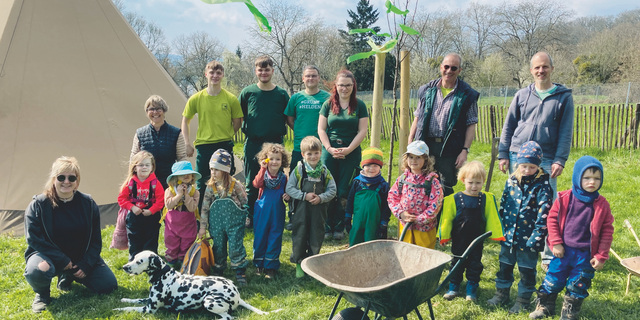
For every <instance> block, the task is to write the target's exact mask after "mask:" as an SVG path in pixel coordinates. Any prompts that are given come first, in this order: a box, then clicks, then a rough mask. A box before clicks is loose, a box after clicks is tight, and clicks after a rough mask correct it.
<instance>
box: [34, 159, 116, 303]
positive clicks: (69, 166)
mask: <svg viewBox="0 0 640 320" xmlns="http://www.w3.org/2000/svg"><path fill="white" fill-rule="evenodd" d="M79 184H80V167H79V166H78V161H77V160H76V159H75V158H73V157H60V158H58V159H56V161H55V162H54V163H53V165H52V166H51V172H50V174H49V179H48V180H47V183H46V184H45V190H44V192H43V193H42V194H40V195H37V196H34V198H33V201H31V203H30V204H29V207H28V208H27V210H26V212H25V234H26V239H27V245H28V247H27V250H26V252H25V259H26V260H27V265H26V267H25V271H24V276H25V278H26V280H27V282H28V283H29V285H31V287H32V288H33V291H34V292H35V293H36V296H35V299H34V300H33V304H32V305H31V309H32V310H33V312H35V313H40V312H42V311H44V310H45V309H46V307H47V305H48V304H49V303H51V294H50V290H49V288H50V285H51V280H52V279H53V277H55V276H57V277H58V286H57V287H58V289H59V290H62V291H69V290H71V284H72V283H73V281H76V282H78V283H81V284H83V285H84V286H86V287H87V288H89V289H90V290H91V291H94V292H96V293H109V292H111V291H113V290H115V289H116V288H117V287H118V283H117V281H116V277H115V276H114V274H113V272H112V271H111V269H109V267H108V266H107V265H106V264H105V262H104V261H103V260H102V258H101V257H100V251H101V250H102V236H101V234H100V212H99V211H98V205H97V204H96V203H95V201H93V199H92V198H91V196H89V195H87V194H84V193H82V192H79V191H77V190H78V185H79Z"/></svg>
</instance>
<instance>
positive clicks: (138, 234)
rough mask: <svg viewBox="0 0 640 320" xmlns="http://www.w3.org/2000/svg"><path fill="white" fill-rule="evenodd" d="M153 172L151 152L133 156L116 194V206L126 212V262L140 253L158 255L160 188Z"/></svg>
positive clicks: (153, 163) (161, 194) (153, 162)
mask: <svg viewBox="0 0 640 320" xmlns="http://www.w3.org/2000/svg"><path fill="white" fill-rule="evenodd" d="M155 170H156V162H155V160H154V158H153V155H152V154H151V153H149V152H147V151H140V152H138V153H136V154H135V155H134V156H133V157H132V158H131V161H130V163H129V172H128V173H127V178H126V179H125V180H124V182H123V183H122V187H121V188H120V189H121V190H120V195H118V205H120V207H121V208H123V209H125V210H128V213H127V218H126V219H127V220H126V221H127V222H126V223H127V236H128V237H129V261H131V260H133V257H135V255H136V254H138V253H140V252H142V251H144V250H151V251H153V252H155V253H158V236H159V235H160V217H161V216H162V212H161V211H162V208H163V207H164V189H163V188H162V184H161V183H160V181H158V179H157V178H156V175H155V173H154V171H155Z"/></svg>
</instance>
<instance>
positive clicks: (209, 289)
mask: <svg viewBox="0 0 640 320" xmlns="http://www.w3.org/2000/svg"><path fill="white" fill-rule="evenodd" d="M122 269H124V271H125V272H127V273H129V274H131V275H139V274H141V273H147V275H148V276H149V282H150V283H151V288H150V290H149V297H148V298H145V299H127V298H123V299H122V300H121V301H122V302H127V303H137V304H144V306H142V307H127V308H116V309H114V310H120V311H136V312H141V313H155V312H156V311H157V310H158V309H159V308H165V309H168V310H171V311H178V312H180V311H184V310H194V309H199V308H200V307H204V308H205V309H206V310H208V311H209V312H211V313H215V314H217V315H219V316H221V317H222V319H224V320H229V319H233V317H231V315H229V313H231V312H232V311H233V310H235V309H236V308H238V306H242V307H244V308H246V309H249V310H251V311H253V312H255V313H258V314H261V315H266V314H268V312H264V311H261V310H259V309H257V308H255V307H253V306H251V305H250V304H248V303H246V302H245V301H244V300H242V299H241V298H240V293H239V292H238V289H237V288H236V286H235V285H234V284H233V282H231V281H229V280H227V279H225V278H222V277H203V276H193V275H184V274H181V273H179V272H177V271H175V270H173V269H172V268H171V267H169V266H168V265H167V264H166V263H165V262H164V261H163V260H162V259H161V258H160V256H158V255H157V254H155V253H153V252H151V251H143V252H140V253H138V254H137V255H136V256H135V257H134V259H133V260H132V261H131V262H129V263H127V264H125V265H124V266H123V267H122Z"/></svg>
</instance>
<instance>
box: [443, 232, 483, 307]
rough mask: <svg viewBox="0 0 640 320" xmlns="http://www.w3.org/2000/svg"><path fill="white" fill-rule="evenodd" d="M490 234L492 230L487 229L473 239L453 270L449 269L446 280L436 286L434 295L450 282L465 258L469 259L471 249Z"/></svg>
mask: <svg viewBox="0 0 640 320" xmlns="http://www.w3.org/2000/svg"><path fill="white" fill-rule="evenodd" d="M490 236H491V231H487V232H485V233H484V234H481V235H479V236H478V237H477V238H475V239H474V240H473V242H471V244H469V246H468V247H467V250H465V251H464V253H463V254H462V256H460V258H459V260H458V262H456V264H455V265H454V266H453V268H452V269H451V271H449V274H448V275H447V276H446V277H445V278H444V280H442V283H440V285H439V286H438V288H436V291H435V292H434V293H433V295H436V294H438V292H440V290H442V288H444V287H445V286H446V285H448V284H449V279H451V277H452V276H453V274H454V273H455V272H456V271H457V270H458V269H459V268H460V266H462V263H463V262H464V261H465V260H467V257H468V256H469V255H470V254H471V251H473V249H474V248H475V247H476V246H477V245H478V244H480V243H482V242H483V241H484V240H485V239H487V238H489V237H490Z"/></svg>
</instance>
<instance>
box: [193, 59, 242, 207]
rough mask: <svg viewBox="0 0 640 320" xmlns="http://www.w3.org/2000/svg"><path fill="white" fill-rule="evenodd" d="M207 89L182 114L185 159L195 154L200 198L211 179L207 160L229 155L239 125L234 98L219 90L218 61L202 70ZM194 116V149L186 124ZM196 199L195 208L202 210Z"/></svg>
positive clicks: (220, 72) (220, 68)
mask: <svg viewBox="0 0 640 320" xmlns="http://www.w3.org/2000/svg"><path fill="white" fill-rule="evenodd" d="M204 76H205V78H207V88H206V89H203V90H201V91H199V92H197V93H196V94H194V95H193V96H191V98H189V101H187V105H186V106H185V107H184V111H183V112H182V134H183V135H184V141H185V144H186V145H187V156H188V157H191V156H193V153H194V151H195V150H197V151H198V154H197V156H196V170H197V171H198V172H199V173H200V174H201V175H202V178H201V179H200V180H198V189H199V190H200V194H204V189H205V188H206V182H207V181H208V180H209V177H210V176H211V171H210V170H209V159H211V156H212V155H213V152H215V151H216V150H218V149H221V148H222V149H225V150H227V151H228V152H229V154H233V135H234V134H235V133H236V132H237V131H238V129H240V125H241V124H242V117H243V113H242V108H241V107H240V102H239V101H238V98H236V96H234V95H233V94H231V93H230V92H229V91H227V90H225V89H222V79H223V78H224V67H223V66H222V64H220V63H219V62H218V61H215V60H214V61H211V62H209V63H208V64H207V66H206V67H205V68H204ZM196 114H198V131H197V132H196V140H195V141H194V143H193V144H194V145H195V149H194V147H193V145H192V144H191V140H189V124H190V122H191V119H193V116H194V115H196ZM234 171H235V167H234V165H233V157H231V174H234ZM203 199H204V197H200V202H199V203H198V208H201V206H202V200H203Z"/></svg>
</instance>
